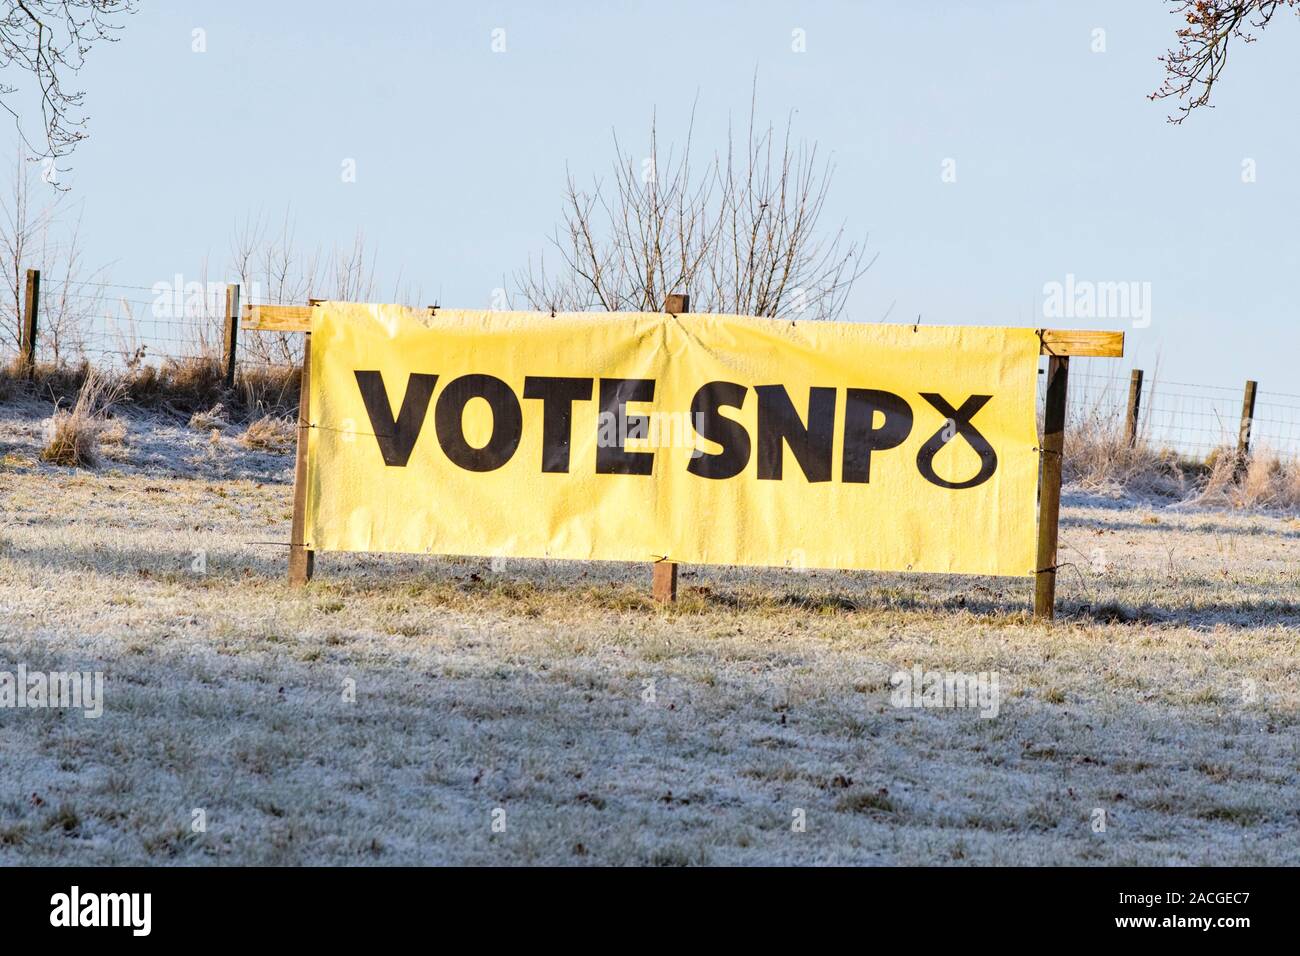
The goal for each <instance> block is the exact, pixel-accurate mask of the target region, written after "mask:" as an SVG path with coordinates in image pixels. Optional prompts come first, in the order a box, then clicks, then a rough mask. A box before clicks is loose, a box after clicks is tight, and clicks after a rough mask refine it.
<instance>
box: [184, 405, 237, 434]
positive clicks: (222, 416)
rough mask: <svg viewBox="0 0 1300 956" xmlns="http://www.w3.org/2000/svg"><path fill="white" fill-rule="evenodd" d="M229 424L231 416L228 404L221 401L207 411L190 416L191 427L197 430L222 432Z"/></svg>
mask: <svg viewBox="0 0 1300 956" xmlns="http://www.w3.org/2000/svg"><path fill="white" fill-rule="evenodd" d="M229 424H230V417H229V416H228V415H227V414H226V406H224V405H222V404H221V403H220V402H217V404H215V405H213V406H212V407H211V408H210V409H208V410H207V411H205V412H195V413H194V414H193V415H191V416H190V428H192V429H194V430H195V431H196V432H212V431H216V432H220V431H221V429H223V428H225V427H227V426H228V425H229Z"/></svg>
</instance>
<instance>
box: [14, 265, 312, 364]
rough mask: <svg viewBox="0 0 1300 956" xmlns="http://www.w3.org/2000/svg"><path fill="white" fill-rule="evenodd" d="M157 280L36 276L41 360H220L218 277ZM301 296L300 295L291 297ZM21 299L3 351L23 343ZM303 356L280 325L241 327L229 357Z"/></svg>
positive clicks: (221, 294)
mask: <svg viewBox="0 0 1300 956" xmlns="http://www.w3.org/2000/svg"><path fill="white" fill-rule="evenodd" d="M176 280H177V281H176V282H159V283H156V284H154V285H152V286H143V285H133V284H129V283H119V282H98V281H87V280H80V279H75V280H68V279H58V278H41V279H40V281H39V309H38V321H37V336H36V345H37V354H38V355H39V360H40V361H42V362H52V363H55V364H76V363H79V362H81V361H86V362H89V363H90V364H92V365H94V366H97V367H103V368H109V369H126V368H138V367H140V366H143V365H150V364H152V365H159V364H162V363H166V362H185V361H192V360H198V359H209V360H214V361H218V360H223V359H224V357H225V356H224V350H225V340H226V326H227V324H228V322H229V319H228V316H227V315H226V302H225V293H226V285H225V284H224V283H206V282H190V283H183V282H182V281H181V277H180V276H177V277H176ZM267 304H270V305H281V304H287V303H280V302H275V301H257V300H255V301H252V302H248V301H245V302H243V303H242V305H267ZM296 304H301V303H296ZM24 308H25V306H24V303H23V302H22V301H21V300H20V301H18V302H17V303H11V309H12V312H11V315H10V317H9V321H7V322H6V323H5V325H6V329H5V332H4V334H3V335H2V336H0V343H2V344H0V351H2V352H3V353H4V354H5V355H6V357H10V356H12V355H14V354H16V353H17V351H18V349H19V347H20V345H21V343H22V337H23V336H22V327H23V323H24V316H23V314H22V312H23V310H24ZM301 357H302V346H301V343H300V342H298V341H296V337H293V336H287V335H284V334H282V333H264V332H255V331H245V330H240V332H239V334H238V335H237V336H236V364H237V365H238V366H259V367H271V368H287V367H290V366H294V365H297V364H298V363H299V362H300V360H301Z"/></svg>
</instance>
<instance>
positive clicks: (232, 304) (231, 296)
mask: <svg viewBox="0 0 1300 956" xmlns="http://www.w3.org/2000/svg"><path fill="white" fill-rule="evenodd" d="M238 337H239V283H237V282H232V283H230V284H229V285H227V286H226V340H225V344H224V349H223V353H224V354H223V359H224V366H225V370H226V388H228V389H230V388H234V387H235V347H236V345H237V343H238Z"/></svg>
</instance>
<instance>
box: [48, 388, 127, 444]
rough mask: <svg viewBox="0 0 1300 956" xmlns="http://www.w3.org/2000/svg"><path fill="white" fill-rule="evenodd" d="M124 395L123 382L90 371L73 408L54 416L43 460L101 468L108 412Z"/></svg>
mask: <svg viewBox="0 0 1300 956" xmlns="http://www.w3.org/2000/svg"><path fill="white" fill-rule="evenodd" d="M121 394H122V392H121V385H120V383H115V382H114V381H113V380H112V379H110V378H108V377H107V376H104V375H101V374H100V373H98V372H95V371H93V370H92V371H90V372H89V373H88V374H87V375H86V380H85V381H84V382H83V383H82V386H81V391H80V392H78V393H77V401H76V403H75V404H74V405H73V406H72V408H71V410H65V409H57V410H56V411H55V413H54V416H53V417H52V418H51V419H50V439H49V441H48V442H47V443H46V445H45V447H44V448H43V449H42V450H41V460H42V461H46V462H49V463H50V464H53V465H65V466H69V467H74V468H96V467H98V466H99V463H100V454H99V443H100V436H101V434H102V433H103V431H104V428H105V426H106V423H107V417H106V416H107V412H108V409H109V408H110V407H111V406H112V405H113V403H114V402H115V401H117V400H118V398H120V397H121Z"/></svg>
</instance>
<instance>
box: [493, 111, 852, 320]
mask: <svg viewBox="0 0 1300 956" xmlns="http://www.w3.org/2000/svg"><path fill="white" fill-rule="evenodd" d="M754 111H755V102H754V101H753V100H751V104H750V114H749V124H748V128H747V131H746V133H745V134H744V135H743V136H742V137H741V138H740V139H739V141H737V138H736V137H735V136H734V134H733V132H732V131H731V129H730V127H729V128H728V133H727V142H726V145H725V152H724V154H723V155H717V154H715V155H714V157H713V158H712V159H711V160H709V161H708V162H706V163H704V164H702V166H701V165H699V164H696V163H695V160H694V158H693V156H692V131H693V125H694V120H693V118H692V129H688V131H687V134H686V141H685V144H684V146H683V147H682V148H681V150H680V151H677V150H674V149H673V148H671V147H670V148H669V150H668V151H667V155H664V154H663V153H661V150H660V147H659V140H658V131H657V127H656V123H655V120H654V119H653V118H652V120H651V124H650V137H649V147H648V153H646V154H645V156H644V158H642V157H641V155H640V154H638V155H631V154H625V153H624V151H623V149H622V146H621V145H620V143H619V141H618V138H617V136H616V137H615V139H614V151H615V153H616V156H617V158H616V159H615V162H614V165H613V168H612V170H611V180H612V184H611V185H610V186H609V187H605V186H603V185H602V184H601V183H600V182H599V181H597V182H596V183H595V184H594V185H593V187H592V188H591V190H590V191H588V190H585V189H582V188H580V187H579V186H578V185H577V184H576V183H575V181H574V179H573V177H572V175H570V177H569V180H568V184H567V188H566V191H565V196H564V214H563V215H564V222H563V224H562V226H561V227H560V228H559V229H557V231H556V233H555V235H554V237H553V239H552V244H553V245H554V247H555V250H556V251H557V253H558V254H559V257H560V259H561V262H562V265H563V268H562V269H560V270H559V271H558V272H557V273H555V274H550V275H548V273H547V271H546V268H545V263H544V262H542V261H539V262H537V263H536V264H533V263H530V264H529V266H528V268H527V269H525V270H524V271H522V272H520V273H519V274H518V275H516V277H515V286H516V288H517V289H518V291H519V293H520V295H521V296H522V298H523V299H525V300H526V301H527V303H528V304H529V306H530V307H531V308H534V309H541V310H550V311H556V312H561V311H563V312H576V311H586V310H590V309H597V310H602V311H608V312H618V311H633V312H657V311H659V310H660V309H661V308H663V304H664V298H665V297H666V296H667V295H668V294H670V293H673V292H685V293H688V294H689V295H690V296H691V307H692V310H693V311H695V312H728V313H734V314H738V315H761V316H773V317H785V318H790V319H795V318H803V319H830V318H835V317H837V316H838V315H839V314H840V312H841V311H842V310H843V308H844V304H845V299H846V297H847V295H848V293H849V290H850V289H851V287H852V286H853V283H854V281H855V280H857V279H858V278H859V277H860V276H861V275H862V274H863V273H864V272H865V271H866V269H867V268H868V266H869V265H870V264H871V263H870V261H868V260H865V259H864V258H863V246H862V244H860V243H857V242H847V243H846V241H845V234H844V229H843V227H842V226H841V227H839V228H838V229H832V230H830V231H823V230H822V229H820V227H819V220H820V219H821V214H822V211H823V208H824V204H825V200H826V195H827V191H828V189H829V187H830V182H831V173H832V168H831V166H830V165H829V164H827V163H824V162H822V161H820V160H819V159H818V157H817V147H816V146H815V145H812V146H808V145H804V144H800V143H795V142H793V141H792V129H791V124H790V123H789V122H787V124H786V127H785V129H784V131H779V130H777V129H775V128H774V127H772V126H770V125H769V126H767V127H766V128H763V127H761V126H756V124H755V116H754Z"/></svg>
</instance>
